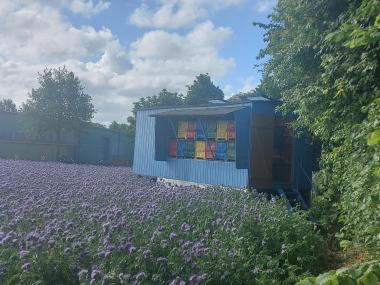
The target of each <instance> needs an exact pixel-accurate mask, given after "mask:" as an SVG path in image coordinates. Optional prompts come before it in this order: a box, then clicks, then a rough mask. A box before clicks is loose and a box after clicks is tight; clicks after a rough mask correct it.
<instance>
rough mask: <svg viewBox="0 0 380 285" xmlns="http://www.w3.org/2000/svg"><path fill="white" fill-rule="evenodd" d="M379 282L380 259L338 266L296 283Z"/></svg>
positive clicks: (345, 284)
mask: <svg viewBox="0 0 380 285" xmlns="http://www.w3.org/2000/svg"><path fill="white" fill-rule="evenodd" d="M379 282H380V261H376V260H375V261H371V262H366V263H363V264H360V265H357V266H354V267H349V268H340V269H338V270H332V271H329V272H326V273H323V274H321V275H319V276H318V277H308V278H305V279H303V280H301V281H299V282H298V283H296V285H377V284H379Z"/></svg>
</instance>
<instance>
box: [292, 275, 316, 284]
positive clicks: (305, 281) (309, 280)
mask: <svg viewBox="0 0 380 285" xmlns="http://www.w3.org/2000/svg"><path fill="white" fill-rule="evenodd" d="M315 284H316V283H315V277H307V278H306V279H303V280H301V281H299V282H297V283H296V285H315Z"/></svg>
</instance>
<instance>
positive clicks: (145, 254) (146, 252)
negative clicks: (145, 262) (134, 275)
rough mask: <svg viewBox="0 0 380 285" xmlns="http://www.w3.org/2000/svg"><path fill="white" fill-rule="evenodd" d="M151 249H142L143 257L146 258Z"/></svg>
mask: <svg viewBox="0 0 380 285" xmlns="http://www.w3.org/2000/svg"><path fill="white" fill-rule="evenodd" d="M150 253H151V251H150V250H149V249H146V250H144V251H143V255H144V258H148V257H149V255H150Z"/></svg>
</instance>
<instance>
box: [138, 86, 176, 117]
mask: <svg viewBox="0 0 380 285" xmlns="http://www.w3.org/2000/svg"><path fill="white" fill-rule="evenodd" d="M182 104H183V96H182V94H178V93H176V92H169V91H167V90H166V89H162V90H161V91H160V92H159V93H158V94H157V95H153V96H148V97H143V98H140V100H139V101H137V102H135V103H133V106H134V107H133V110H132V112H133V113H135V112H136V110H138V109H141V108H151V107H159V106H177V105H182Z"/></svg>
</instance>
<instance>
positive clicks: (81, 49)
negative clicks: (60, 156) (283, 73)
mask: <svg viewBox="0 0 380 285" xmlns="http://www.w3.org/2000/svg"><path fill="white" fill-rule="evenodd" d="M275 3H276V0H146V1H138V0H0V27H1V28H0V39H1V40H0V99H1V98H11V99H13V100H14V101H15V102H16V104H18V105H20V104H21V103H22V102H24V101H25V100H26V99H27V96H28V92H30V91H31V90H32V88H37V87H38V81H37V76H38V73H39V72H42V71H43V70H44V69H45V68H56V67H59V66H63V65H65V66H66V67H67V68H68V69H69V70H71V71H73V72H74V73H75V74H76V75H77V76H78V77H79V79H80V80H81V82H82V83H83V86H84V87H85V91H86V93H88V94H89V95H91V96H92V98H93V104H94V106H95V109H96V114H95V117H94V120H93V121H95V122H100V123H103V124H109V123H110V122H111V121H113V120H116V121H118V122H126V118H127V117H128V116H129V115H130V112H131V109H132V106H133V104H132V103H133V102H135V101H137V100H138V99H139V98H141V97H146V96H151V95H154V94H157V93H158V92H159V91H160V90H162V89H163V88H166V89H168V90H169V91H173V92H181V93H185V92H186V85H190V84H191V83H192V82H193V80H194V79H195V77H196V76H197V75H198V74H200V73H208V74H210V76H211V78H212V80H213V82H214V84H215V85H217V86H219V87H220V88H221V89H222V90H223V91H224V93H225V95H226V97H227V98H228V97H229V96H231V95H233V94H235V93H238V92H246V91H249V90H251V89H253V88H255V86H257V85H258V84H259V82H260V70H259V69H257V68H254V65H255V64H257V63H260V62H258V61H257V59H256V56H257V54H258V52H259V50H260V49H261V48H263V47H264V46H265V43H264V41H263V31H262V30H261V29H259V28H258V27H254V26H253V25H252V22H267V21H268V19H267V15H268V14H269V13H270V12H271V10H272V9H273V7H274V5H275Z"/></svg>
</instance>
